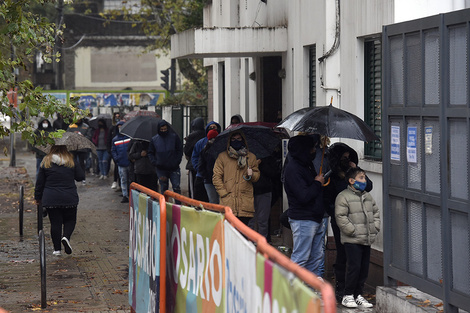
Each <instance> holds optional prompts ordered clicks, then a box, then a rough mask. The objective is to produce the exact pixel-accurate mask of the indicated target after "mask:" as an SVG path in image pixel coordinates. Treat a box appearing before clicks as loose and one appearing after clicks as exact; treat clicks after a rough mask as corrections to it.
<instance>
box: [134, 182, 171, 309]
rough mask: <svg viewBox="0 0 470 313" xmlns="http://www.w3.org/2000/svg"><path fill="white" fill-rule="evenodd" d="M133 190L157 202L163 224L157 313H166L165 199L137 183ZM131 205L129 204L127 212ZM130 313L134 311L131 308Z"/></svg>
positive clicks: (161, 228) (161, 226)
mask: <svg viewBox="0 0 470 313" xmlns="http://www.w3.org/2000/svg"><path fill="white" fill-rule="evenodd" d="M133 189H135V190H138V191H140V192H143V193H145V194H147V195H148V196H149V197H150V198H152V199H155V200H158V202H159V204H160V219H161V220H162V221H163V223H160V243H161V244H160V305H159V312H160V313H165V312H166V201H165V197H164V196H163V195H162V194H159V193H158V192H156V191H154V190H152V189H149V188H146V187H144V186H142V185H139V184H137V183H132V184H131V185H130V192H131V191H132V190H133ZM130 206H131V203H130V202H129V210H130ZM131 312H133V313H135V311H134V310H133V309H132V308H131Z"/></svg>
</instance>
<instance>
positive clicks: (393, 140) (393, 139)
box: [390, 126, 400, 161]
mask: <svg viewBox="0 0 470 313" xmlns="http://www.w3.org/2000/svg"><path fill="white" fill-rule="evenodd" d="M390 159H391V160H392V161H400V126H392V127H391V131H390Z"/></svg>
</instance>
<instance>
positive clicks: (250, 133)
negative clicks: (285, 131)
mask: <svg viewBox="0 0 470 313" xmlns="http://www.w3.org/2000/svg"><path fill="white" fill-rule="evenodd" d="M236 132H242V133H243V135H244V136H245V138H246V141H247V145H248V150H249V151H250V152H251V153H253V154H254V155H256V157H257V158H258V159H262V158H265V157H268V156H270V155H271V154H272V153H273V151H274V150H275V149H276V147H278V146H279V145H280V143H281V139H279V137H278V135H277V134H276V133H275V132H274V131H273V129H272V128H269V127H265V126H258V125H245V124H237V125H236V126H234V127H231V128H229V129H226V130H224V131H223V132H221V133H220V134H219V135H218V136H217V137H215V140H214V143H213V144H212V146H211V147H210V149H209V150H208V152H209V153H210V154H211V155H212V156H213V157H215V158H216V157H217V156H218V155H219V153H220V152H223V151H226V150H227V142H228V140H229V138H230V136H231V135H232V134H233V133H236Z"/></svg>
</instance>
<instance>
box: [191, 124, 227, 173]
mask: <svg viewBox="0 0 470 313" xmlns="http://www.w3.org/2000/svg"><path fill="white" fill-rule="evenodd" d="M212 124H216V125H217V132H218V133H219V134H220V132H221V127H220V125H219V123H216V122H214V121H211V122H209V123H207V125H206V135H205V136H204V138H202V139H200V140H199V141H198V142H196V144H195V145H194V149H193V154H192V155H191V163H192V164H193V167H194V168H195V169H196V172H197V173H196V176H198V177H202V176H201V173H200V172H199V170H198V169H197V167H198V165H199V155H200V154H201V152H202V149H204V147H205V146H206V143H207V141H208V139H207V133H208V132H209V127H210V126H211V125H212Z"/></svg>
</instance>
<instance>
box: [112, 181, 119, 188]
mask: <svg viewBox="0 0 470 313" xmlns="http://www.w3.org/2000/svg"><path fill="white" fill-rule="evenodd" d="M117 186H118V183H117V181H113V184H112V185H111V189H116V188H117Z"/></svg>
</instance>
